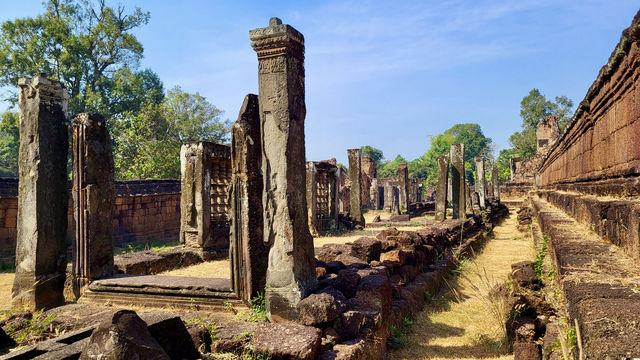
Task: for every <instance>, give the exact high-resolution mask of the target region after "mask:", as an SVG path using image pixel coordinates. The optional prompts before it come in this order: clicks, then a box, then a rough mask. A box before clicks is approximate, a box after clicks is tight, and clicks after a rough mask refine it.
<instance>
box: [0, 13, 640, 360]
mask: <svg viewBox="0 0 640 360" xmlns="http://www.w3.org/2000/svg"><path fill="white" fill-rule="evenodd" d="M249 38H250V40H251V46H252V47H253V49H254V50H255V51H256V53H257V58H258V85H259V95H253V94H249V95H247V96H246V97H245V98H244V101H243V103H242V106H241V109H240V112H239V115H238V119H237V121H236V122H235V124H234V125H233V127H232V137H231V144H230V146H226V145H221V144H213V143H210V142H206V141H194V142H189V143H186V144H184V146H183V147H182V150H181V154H180V157H181V159H180V160H181V174H182V177H181V179H180V186H179V188H178V189H176V186H177V183H176V182H170V181H158V182H150V184H152V185H148V184H146V185H141V183H140V182H127V183H122V182H115V181H114V162H113V156H112V154H111V153H112V150H111V139H110V136H109V132H108V130H107V126H106V122H105V119H104V118H103V117H102V116H101V115H99V114H87V113H83V114H77V115H75V116H74V117H73V119H72V120H71V121H70V122H68V121H67V120H68V118H67V114H66V105H67V92H66V89H65V88H64V87H63V86H62V84H61V83H59V82H57V81H53V80H50V79H48V78H47V76H46V75H45V74H43V73H39V74H36V75H35V76H34V77H32V78H29V79H20V82H19V91H20V93H19V94H20V95H19V106H20V108H19V109H20V138H21V143H20V158H19V162H20V163H19V181H13V182H12V183H11V186H13V187H14V188H15V189H17V194H16V196H17V200H16V204H17V205H16V208H15V210H16V212H17V214H16V216H17V218H16V224H15V228H16V233H17V235H16V236H17V244H16V274H15V279H14V284H13V290H12V300H13V302H14V303H15V305H18V306H24V307H25V308H26V309H29V310H38V309H52V310H50V312H48V313H45V314H47V315H46V316H45V318H48V317H49V316H52V315H55V316H57V318H55V316H54V318H55V319H56V321H55V322H50V323H49V324H47V325H48V326H49V329H50V330H47V329H46V328H43V329H42V331H40V332H41V333H43V332H47V331H48V333H50V339H47V340H46V341H41V342H37V343H34V344H30V345H29V346H25V347H23V348H21V349H16V350H15V351H12V352H11V353H8V354H7V355H6V358H8V359H25V358H36V357H38V356H42V357H43V358H49V359H57V358H64V359H84V358H100V357H104V358H157V359H173V358H179V359H181V358H185V359H197V358H200V357H203V353H204V352H206V353H215V352H219V353H233V354H235V355H238V356H245V355H247V354H250V356H253V357H259V356H261V357H269V358H273V359H321V360H326V359H382V358H383V357H384V356H385V351H387V345H390V346H393V345H394V344H395V343H397V342H399V341H400V340H402V339H399V338H400V336H401V335H402V334H403V331H404V330H401V329H403V326H405V327H410V326H411V322H412V320H411V319H412V318H413V317H414V316H416V313H417V312H418V310H420V309H421V308H422V306H423V305H424V304H425V303H429V302H431V301H433V296H434V295H436V294H438V293H437V292H438V291H439V289H440V288H441V287H442V285H443V284H444V280H443V279H445V277H455V276H457V275H456V273H460V272H461V271H464V270H461V269H464V264H463V261H462V259H465V258H467V257H471V256H475V255H474V254H477V253H480V252H481V251H488V250H487V249H489V248H490V247H491V246H486V245H487V242H488V241H491V239H490V237H488V236H487V235H488V234H489V233H491V232H492V231H493V230H494V227H495V226H496V225H498V224H499V223H500V221H502V219H504V218H505V216H506V215H507V214H508V212H509V209H508V208H507V206H506V205H510V207H511V208H512V211H513V210H515V209H518V210H517V216H513V215H512V217H510V218H507V221H512V222H513V224H514V225H513V226H514V229H517V230H518V231H520V232H521V233H522V235H523V236H525V235H526V236H528V237H530V238H532V239H533V240H532V242H529V243H525V244H524V245H525V246H526V247H530V245H532V244H533V245H534V246H535V247H537V248H536V250H535V252H534V254H533V256H532V257H535V258H536V260H535V261H534V260H533V259H531V261H523V262H519V263H514V264H512V265H511V269H512V270H511V273H510V277H509V278H508V281H507V282H505V283H498V284H497V285H495V286H493V285H494V284H489V285H492V286H491V287H490V289H489V290H490V291H491V292H488V293H487V294H491V297H501V299H503V300H505V301H506V303H505V304H502V303H500V306H502V305H504V306H505V309H507V310H508V311H507V312H506V314H508V315H507V319H503V323H501V324H500V325H503V326H504V330H505V331H506V339H505V340H506V345H505V346H506V348H510V349H512V350H513V353H514V358H515V359H544V360H546V359H553V358H560V356H561V355H560V353H561V351H562V350H561V349H558V346H560V347H561V348H562V347H563V346H562V345H556V344H557V343H558V341H562V340H563V339H565V340H566V339H568V338H572V334H573V333H575V334H576V335H575V339H574V340H572V341H573V342H574V343H573V345H574V346H573V347H574V348H575V349H577V350H574V351H576V352H577V354H581V355H576V356H577V357H578V358H586V359H591V358H593V359H609V358H611V359H627V358H637V357H638V356H640V351H639V350H638V344H640V330H639V327H638V324H640V296H638V292H639V291H640V289H639V287H638V281H637V280H638V279H639V278H640V269H638V267H637V266H636V263H637V261H638V259H640V226H639V224H640V204H639V203H638V196H639V195H640V185H639V184H640V145H638V144H640V142H639V141H638V137H639V136H640V135H639V134H640V110H638V109H639V107H638V106H637V104H638V103H640V97H639V96H640V92H639V91H638V89H640V87H639V86H640V83H639V82H640V15H637V16H636V17H635V18H634V21H633V22H632V25H631V26H630V27H629V29H627V30H625V31H624V32H623V34H622V38H621V40H620V43H619V44H618V45H617V47H616V48H615V49H614V51H613V52H612V55H611V57H610V59H609V61H608V63H607V64H606V65H605V66H604V67H603V68H602V70H601V71H600V73H599V74H598V77H597V78H596V80H595V82H594V84H593V85H592V86H591V88H590V89H589V91H588V92H587V94H586V96H585V98H584V100H583V101H582V102H580V106H579V108H578V109H577V111H576V113H575V115H574V116H573V117H572V119H571V121H570V122H569V123H568V125H567V127H566V129H565V131H564V132H562V133H561V132H560V130H559V127H558V124H557V118H556V117H555V116H549V117H546V118H544V119H543V120H542V121H541V123H540V124H539V125H538V129H537V130H538V131H537V150H538V152H537V154H536V155H535V156H534V157H532V158H530V159H526V160H517V159H516V160H514V161H512V164H511V165H512V173H511V179H510V181H509V182H508V183H507V184H506V186H504V187H502V186H501V184H500V183H499V179H498V178H499V173H498V168H497V167H495V166H494V167H492V168H491V169H489V168H488V165H487V164H489V161H487V160H486V159H485V158H483V157H476V158H475V159H473V164H470V165H472V166H473V167H474V169H475V179H472V178H471V177H470V176H471V174H470V173H469V172H466V173H465V160H464V159H465V144H462V143H460V144H452V145H451V147H450V149H449V151H448V153H447V154H445V155H442V156H440V157H439V158H438V159H437V165H438V174H437V175H438V176H437V187H436V189H435V202H433V201H423V200H422V193H423V191H422V186H423V183H422V179H411V178H410V177H409V169H408V167H407V164H406V163H400V164H399V166H398V174H397V176H392V177H388V178H378V177H377V173H376V169H375V162H373V161H372V160H371V159H369V158H363V157H362V152H361V150H360V149H349V150H348V159H349V168H348V174H347V172H346V171H345V169H344V168H343V167H342V166H340V165H338V164H337V162H336V160H335V159H331V160H325V161H306V158H305V125H304V122H305V117H306V108H305V82H304V80H305V79H304V70H305V69H304V51H305V47H304V46H305V45H304V37H303V36H302V34H300V33H299V32H298V31H297V30H296V29H294V28H293V27H291V26H290V25H286V24H282V21H280V20H279V19H278V18H272V19H271V20H270V22H269V26H267V27H264V28H259V29H255V30H252V31H250V32H249ZM69 129H71V133H72V143H71V145H72V146H71V149H72V181H71V183H69V181H68V180H69V179H68V173H67V161H68V159H67V155H68V149H69V138H68V131H69ZM486 171H490V172H491V174H490V178H491V181H490V184H488V183H487V175H488V174H486V173H485V172H486ZM467 181H469V182H472V183H473V184H469V183H468V182H467ZM69 185H71V186H69ZM470 185H471V186H470ZM150 186H153V187H155V188H157V189H160V188H163V189H164V192H163V191H160V190H157V189H156V190H154V191H155V192H154V191H143V190H140V189H141V188H144V189H147V188H148V187H150ZM7 188H9V186H7V187H6V188H0V194H5V193H8V192H9V191H6V190H7ZM69 190H71V192H70V193H71V195H72V196H71V202H69V197H68V193H69ZM5 191H6V192H5ZM14 192H16V191H15V190H14ZM159 193H161V194H162V195H163V196H162V197H156V196H151V195H157V194H159ZM127 194H128V195H127ZM132 194H133V195H132ZM147 195H149V196H147ZM164 195H167V196H166V197H165V196H164ZM178 197H179V199H180V203H179V205H180V206H179V211H178V210H175V212H177V213H179V215H180V221H179V223H178V222H177V221H176V224H175V227H178V228H179V233H178V232H177V231H176V233H175V234H173V233H172V234H173V235H172V236H175V237H177V238H179V239H180V242H181V246H176V247H175V248H173V249H171V250H169V251H166V252H158V253H155V252H154V251H153V250H149V251H141V252H140V254H135V255H132V257H135V256H140V258H141V259H142V260H137V261H131V262H129V263H127V262H126V261H127V259H130V258H129V257H126V256H116V257H115V258H114V242H115V237H116V236H117V234H116V230H117V229H119V228H120V227H121V221H120V220H122V219H121V215H119V214H121V213H122V212H126V211H130V212H135V211H138V213H139V214H141V213H147V214H145V215H148V219H151V220H152V221H156V222H158V223H160V222H161V221H162V217H160V220H158V219H157V218H155V217H153V216H154V214H157V213H162V212H161V211H159V209H161V208H163V206H164V207H169V208H177V207H178V204H177V202H178V200H177V199H178ZM124 199H133V200H130V202H127V201H125V200H124ZM501 201H502V202H501ZM152 202H158V203H162V202H164V203H165V204H164V205H155V207H154V205H151V203H152ZM172 202H174V203H173V204H172ZM167 203H168V204H167ZM130 205H131V208H129V206H130ZM427 205H430V206H431V208H430V209H429V210H426V209H427ZM119 206H120V208H119ZM142 210H144V211H142ZM366 210H385V211H387V212H391V214H388V213H387V214H385V215H391V216H390V217H389V220H385V221H387V222H386V223H384V222H381V221H375V222H374V223H373V224H365V221H364V214H363V213H364V212H365V211H366ZM434 210H435V211H434ZM447 211H451V217H452V219H448V217H449V214H448V212H447ZM401 212H402V214H400V213H401ZM381 213H382V211H381V212H379V213H376V214H377V215H378V216H380V215H381ZM69 214H71V220H72V222H71V224H72V232H71V234H72V237H69V238H70V239H71V243H70V244H71V254H72V262H71V264H69V266H68V268H69V270H67V265H68V264H67V251H68V245H69V244H68V243H67V239H66V238H67V234H68V229H67V226H68V223H69V219H70V218H69ZM423 214H428V215H427V216H428V217H430V216H434V218H433V219H431V218H429V219H426V220H424V219H423V221H425V222H424V223H422V224H419V225H412V226H415V229H414V230H400V229H403V228H404V226H409V225H410V224H409V223H410V220H416V219H415V217H417V216H422V215H423ZM174 215H175V214H174ZM138 216H142V215H138ZM136 219H137V220H140V222H142V220H141V218H136ZM516 221H517V227H516V225H515V224H516ZM131 222H136V220H132V221H131ZM376 222H377V223H378V224H377V225H376V224H375V223H376ZM345 224H346V225H345ZM398 224H399V225H398ZM347 225H348V226H347ZM371 225H374V226H371ZM159 226H160V225H159ZM365 226H367V227H366V228H365ZM375 226H377V228H376V227H375ZM400 226H403V227H400ZM500 226H502V225H500ZM354 228H355V229H354ZM330 230H340V231H345V233H347V235H349V236H351V235H353V234H357V235H356V236H354V238H355V240H351V239H349V240H348V241H338V242H334V243H325V244H324V245H322V246H320V245H318V247H317V248H314V238H313V236H312V234H313V235H321V234H322V233H323V232H325V231H330ZM351 231H353V232H351ZM497 233H498V231H495V233H494V234H497ZM501 236H503V238H501V239H500V243H499V247H501V246H503V244H504V243H506V242H508V241H511V240H510V239H507V238H513V239H512V240H513V241H520V240H516V239H518V238H520V236H513V234H512V233H511V232H506V233H502V234H501ZM494 245H495V243H494ZM494 247H495V246H494ZM227 250H228V260H229V267H230V278H197V277H176V276H165V275H157V273H159V272H161V270H166V269H167V268H170V267H174V268H178V267H186V266H188V265H193V264H196V263H199V262H202V261H204V260H210V259H212V258H214V257H215V258H216V259H221V258H224V257H225V255H226V254H227ZM501 250H503V249H501ZM514 252H517V251H514ZM536 253H537V254H536ZM123 258H124V259H125V260H123ZM541 258H544V259H546V261H547V263H545V262H544V259H542V260H540V259H541ZM65 279H66V280H67V285H66V288H65ZM69 283H70V285H71V286H72V288H73V290H74V291H75V294H74V295H75V296H76V297H78V296H80V298H79V299H78V300H77V302H75V303H72V304H68V305H66V306H61V305H64V304H65V298H64V296H63V295H64V293H65V291H64V290H65V289H66V290H68V287H69ZM471 285H472V286H476V285H477V283H471ZM454 286H455V285H454ZM449 287H451V285H449ZM554 287H555V288H554ZM545 288H547V289H546V290H553V291H550V292H549V293H548V294H553V295H551V297H557V299H556V300H558V301H557V302H558V303H559V304H560V305H561V306H565V307H566V308H565V309H562V311H563V312H565V313H566V320H567V322H568V324H563V323H562V322H561V321H559V320H558V315H559V314H560V312H559V311H557V310H558V309H556V308H554V306H558V304H553V305H551V304H550V303H549V302H548V298H547V297H549V296H548V294H547V296H545V293H544V291H545ZM452 289H453V288H452ZM560 293H561V295H562V296H555V295H556V294H560ZM263 295H264V300H265V305H264V306H265V308H264V311H263V312H262V313H261V310H260V307H261V306H262V304H261V302H260V299H262V296H263ZM494 295H495V296H494ZM463 296H467V294H465V295H463ZM463 296H460V297H459V298H458V297H457V300H459V301H460V302H462V301H464V299H462V297H463ZM255 299H258V300H257V301H256V300H255ZM439 301H446V300H444V297H443V299H442V300H439ZM130 305H143V306H141V307H140V309H139V310H136V312H134V311H132V310H122V309H119V308H118V307H121V306H130ZM145 307H169V308H170V310H169V311H170V312H171V314H169V313H168V312H157V311H147V310H148V309H145ZM186 309H188V310H186ZM209 310H214V311H217V312H224V311H226V312H227V313H225V314H226V317H224V316H223V317H221V318H222V319H223V321H219V320H220V319H219V318H213V319H210V318H208V317H207V316H208V315H209V314H207V313H206V312H207V311H209ZM265 311H266V314H267V315H268V319H269V320H270V321H264V317H260V316H263V315H264V312H265ZM174 312H175V314H174ZM247 313H248V314H250V315H249V316H255V317H256V319H253V320H256V321H239V318H240V317H241V316H242V315H243V314H245V315H246V314H247ZM256 313H257V314H256ZM39 315H40V314H39V313H38V315H32V312H25V311H19V312H16V313H13V314H11V316H10V317H9V318H8V319H6V320H3V321H4V325H5V326H4V327H3V328H7V329H12V330H13V329H14V328H13V327H14V326H18V325H20V326H22V327H23V328H31V330H33V328H34V327H36V325H37V324H39V323H38V322H37V320H38V318H37V317H38V316H39ZM218 315H219V314H218ZM483 315H484V314H483ZM30 316H31V317H30ZM487 316H488V315H487ZM563 316H564V315H563ZM185 319H188V321H187V320H185ZM247 319H249V318H247ZM245 320H246V319H245ZM218 321H219V322H218ZM61 324H62V325H61ZM565 325H567V326H566V327H565ZM563 327H564V328H563ZM54 329H55V330H54ZM448 330H450V331H452V333H454V334H456V333H462V331H460V329H458V328H456V327H451V329H448ZM38 331H39V330H38V329H36V330H34V333H35V332H38ZM572 331H573V333H572ZM58 335H60V336H58ZM6 338H7V336H6V334H5V333H4V330H2V331H0V346H4V347H9V345H8V344H11V342H9V341H7V343H4V342H2V341H4V340H7V339H6ZM9 340H11V339H9ZM480 340H482V343H480V345H479V346H478V347H482V348H483V351H484V347H488V345H487V344H486V343H485V341H484V339H482V338H480ZM11 341H13V340H11ZM114 344H117V345H118V346H115V345H114ZM14 345H16V344H15V343H13V344H12V345H10V346H14ZM490 345H491V346H493V345H494V344H493V343H492V344H490ZM564 345H566V344H564ZM5 350H6V349H5ZM457 350H459V349H457ZM463 350H464V351H466V350H467V348H463ZM0 351H4V350H2V348H1V347H0ZM505 352H506V351H505ZM566 357H567V358H568V357H569V356H566Z"/></svg>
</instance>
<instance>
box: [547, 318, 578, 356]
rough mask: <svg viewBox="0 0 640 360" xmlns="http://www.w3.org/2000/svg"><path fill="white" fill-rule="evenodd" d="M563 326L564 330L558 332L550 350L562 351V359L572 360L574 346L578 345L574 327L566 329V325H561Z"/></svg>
mask: <svg viewBox="0 0 640 360" xmlns="http://www.w3.org/2000/svg"><path fill="white" fill-rule="evenodd" d="M561 325H564V326H565V327H564V329H562V330H561V331H560V333H559V334H558V338H557V339H556V341H555V342H554V344H553V348H552V350H553V351H555V350H562V358H563V359H565V360H569V359H572V355H573V351H574V350H575V349H576V345H577V343H578V337H577V333H576V327H575V326H571V327H566V323H564V322H563V323H561Z"/></svg>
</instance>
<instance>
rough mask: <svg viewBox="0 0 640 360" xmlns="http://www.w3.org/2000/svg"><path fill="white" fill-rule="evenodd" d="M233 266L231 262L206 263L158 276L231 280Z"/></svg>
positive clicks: (216, 261)
mask: <svg viewBox="0 0 640 360" xmlns="http://www.w3.org/2000/svg"><path fill="white" fill-rule="evenodd" d="M230 267H231V265H230V263H229V260H227V259H225V260H215V261H206V262H203V263H200V264H196V265H191V266H187V267H184V268H181V269H175V270H169V271H165V272H162V273H159V274H158V275H170V276H189V277H195V278H221V279H230V278H231V268H230Z"/></svg>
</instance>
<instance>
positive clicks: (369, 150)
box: [360, 145, 384, 165]
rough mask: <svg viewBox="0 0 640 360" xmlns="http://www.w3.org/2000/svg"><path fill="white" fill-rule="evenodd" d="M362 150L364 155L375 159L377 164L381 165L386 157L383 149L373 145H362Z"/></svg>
mask: <svg viewBox="0 0 640 360" xmlns="http://www.w3.org/2000/svg"><path fill="white" fill-rule="evenodd" d="M360 150H361V151H362V156H363V157H368V158H371V160H373V162H375V163H376V165H380V164H381V163H382V159H383V158H384V154H383V153H382V150H380V149H376V148H374V147H373V146H369V145H365V146H362V147H360Z"/></svg>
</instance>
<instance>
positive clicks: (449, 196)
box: [447, 158, 453, 206]
mask: <svg viewBox="0 0 640 360" xmlns="http://www.w3.org/2000/svg"><path fill="white" fill-rule="evenodd" d="M449 162H451V158H449ZM449 171H452V170H449ZM452 181H453V178H452V177H451V174H449V178H448V179H447V203H448V204H449V205H450V206H453V183H452Z"/></svg>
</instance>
